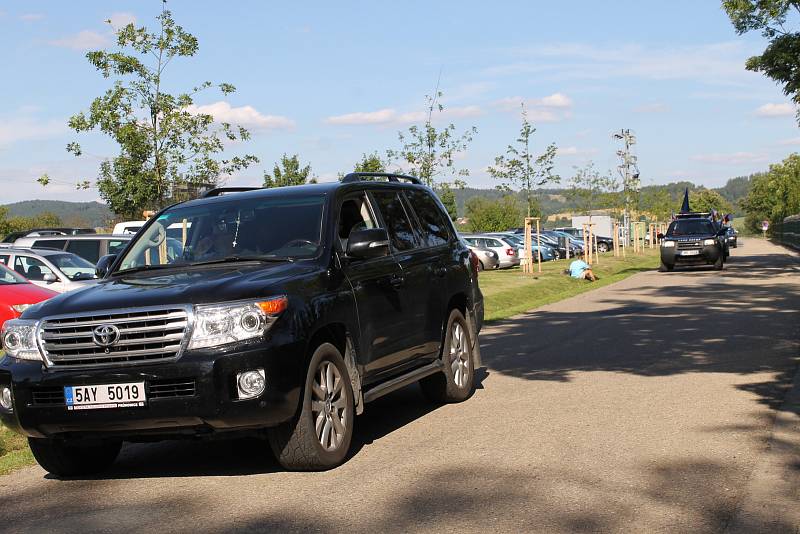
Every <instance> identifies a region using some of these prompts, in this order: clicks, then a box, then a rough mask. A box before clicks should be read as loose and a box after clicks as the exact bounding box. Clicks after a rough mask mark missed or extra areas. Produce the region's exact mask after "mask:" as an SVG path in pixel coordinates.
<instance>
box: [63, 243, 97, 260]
mask: <svg viewBox="0 0 800 534" xmlns="http://www.w3.org/2000/svg"><path fill="white" fill-rule="evenodd" d="M67 252H72V253H73V254H77V255H78V256H80V257H81V258H83V259H85V260H88V261H90V262H92V263H97V260H99V259H100V241H98V240H96V239H91V240H90V239H86V240H75V241H70V242H69V243H68V244H67Z"/></svg>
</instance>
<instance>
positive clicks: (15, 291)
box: [0, 284, 58, 306]
mask: <svg viewBox="0 0 800 534" xmlns="http://www.w3.org/2000/svg"><path fill="white" fill-rule="evenodd" d="M56 295H58V293H56V292H55V291H51V290H49V289H45V288H43V287H39V286H37V285H34V284H8V285H6V284H3V285H0V303H3V304H8V305H9V306H13V305H15V304H36V303H37V302H41V301H43V300H47V299H49V298H50V297H54V296H56Z"/></svg>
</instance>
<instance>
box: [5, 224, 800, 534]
mask: <svg viewBox="0 0 800 534" xmlns="http://www.w3.org/2000/svg"><path fill="white" fill-rule="evenodd" d="M799 310H800V261H799V260H798V257H797V256H794V255H791V254H788V253H786V252H785V251H783V250H782V249H780V248H778V247H775V246H773V245H770V244H768V243H765V242H763V241H761V240H755V239H753V240H746V241H745V242H744V247H743V248H739V249H737V250H735V251H734V253H733V257H732V258H731V260H730V262H729V263H728V265H727V266H726V269H725V271H723V272H715V271H711V270H693V271H691V272H686V271H683V272H674V273H664V274H660V273H656V272H647V273H642V274H638V275H636V276H633V277H631V278H629V279H627V280H625V281H623V282H620V283H618V284H614V285H611V286H608V287H605V288H601V289H599V290H597V291H593V292H590V293H588V294H585V295H582V296H580V297H577V298H573V299H570V300H566V301H563V302H560V303H557V304H553V305H549V306H546V307H543V308H539V309H537V310H534V311H531V312H529V313H527V314H524V315H521V316H518V317H515V318H514V319H511V320H508V321H505V322H502V323H497V324H494V325H492V326H491V327H487V328H485V330H484V331H483V333H482V336H481V338H482V347H483V356H484V363H485V364H486V369H485V370H483V371H481V373H480V377H481V384H480V387H479V389H478V390H477V391H476V393H475V395H474V396H473V397H472V398H471V399H470V400H468V401H467V402H465V403H463V404H459V405H449V406H442V407H435V406H431V405H429V404H427V403H426V402H425V401H424V400H423V398H422V396H421V394H420V392H419V390H418V389H417V388H416V387H411V388H407V389H406V390H403V391H399V392H396V393H395V394H393V395H390V396H388V397H386V398H383V399H381V400H379V401H377V402H376V403H374V404H371V405H369V406H368V407H367V411H366V412H365V414H364V415H363V416H361V417H360V418H359V419H358V420H357V429H356V432H355V440H356V444H355V447H354V449H355V452H354V454H353V457H352V458H351V459H350V460H349V461H348V462H347V463H346V464H345V465H343V466H342V467H340V468H338V469H335V470H333V471H330V472H327V473H287V472H282V471H281V470H280V469H279V468H278V466H277V465H276V464H275V462H274V461H273V460H272V459H271V457H270V455H269V453H268V449H267V447H266V445H265V444H262V443H261V442H259V441H257V440H238V441H233V442H209V443H186V442H169V443H161V444H152V445H131V446H126V448H125V449H124V450H123V455H122V456H121V458H120V460H119V461H118V463H117V464H116V466H115V467H114V469H113V470H112V471H110V472H108V473H107V474H106V475H105V476H104V477H102V478H100V479H96V480H70V481H59V480H54V479H50V478H48V476H46V475H45V473H44V471H42V470H41V469H40V468H38V467H32V468H28V469H24V470H21V471H18V472H16V473H13V474H11V475H9V476H6V477H0V530H3V531H18V532H36V531H65V532H67V531H68V532H71V533H75V532H80V533H85V532H94V531H106V530H108V531H111V530H125V531H151V530H158V531H168V532H169V531H194V532H207V531H220V530H226V531H227V530H251V531H268V530H276V531H282V532H285V531H328V532H336V531H360V532H387V531H430V532H454V531H459V532H460V531H469V532H476V531H504V532H576V531H604V532H607V531H619V532H623V531H624V532H724V531H741V532H759V531H764V532H798V529H800V519H799V518H798V508H800V504H798V503H800V417H798V415H799V414H800V389H798V388H795V389H794V390H791V387H792V380H793V379H794V376H795V373H796V371H797V368H798V361H799V360H800V359H799V358H798V346H799V343H798V341H799V339H800V335H799V333H798V327H799V326H800V312H799ZM787 395H788V397H787Z"/></svg>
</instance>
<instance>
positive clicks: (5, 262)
mask: <svg viewBox="0 0 800 534" xmlns="http://www.w3.org/2000/svg"><path fill="white" fill-rule="evenodd" d="M10 257H11V256H9V255H8V254H0V263H2V264H3V265H8V259H9V258H10Z"/></svg>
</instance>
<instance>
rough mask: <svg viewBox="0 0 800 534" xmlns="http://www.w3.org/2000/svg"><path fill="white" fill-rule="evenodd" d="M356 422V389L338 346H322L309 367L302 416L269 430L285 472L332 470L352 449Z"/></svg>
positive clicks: (300, 414)
mask: <svg viewBox="0 0 800 534" xmlns="http://www.w3.org/2000/svg"><path fill="white" fill-rule="evenodd" d="M354 422H355V409H354V407H353V389H352V386H351V384H350V376H349V375H348V374H347V367H346V366H345V363H344V359H342V355H341V354H340V353H339V350H338V349H337V348H336V347H335V346H333V345H331V344H330V343H323V344H322V345H320V346H319V347H317V349H316V350H315V351H314V355H313V356H312V357H311V362H310V363H309V366H308V371H307V374H306V381H305V387H304V388H303V399H302V406H301V409H300V413H299V414H298V415H297V416H296V417H295V418H294V419H293V420H292V421H291V422H289V423H286V424H283V425H281V426H278V427H275V428H271V429H269V433H268V437H269V443H270V446H271V447H272V451H273V452H274V453H275V457H276V458H277V459H278V462H280V464H281V465H282V466H283V467H285V468H286V469H291V470H296V471H322V470H325V469H331V468H333V467H336V466H337V465H339V464H340V463H342V461H344V458H345V456H346V455H347V451H348V450H349V449H350V441H351V439H352V437H353V423H354Z"/></svg>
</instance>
